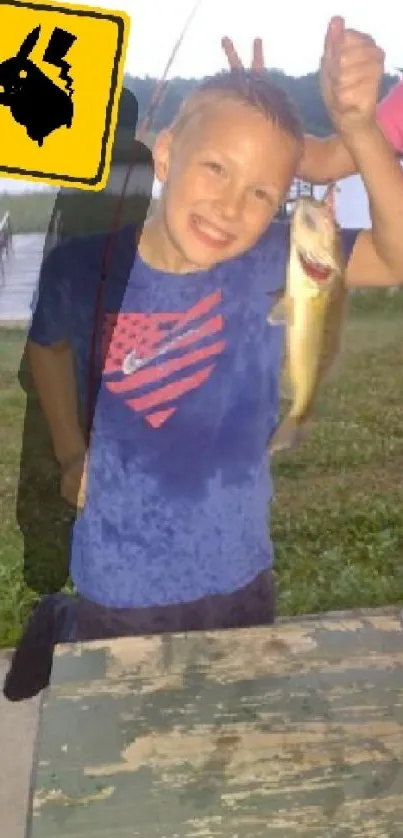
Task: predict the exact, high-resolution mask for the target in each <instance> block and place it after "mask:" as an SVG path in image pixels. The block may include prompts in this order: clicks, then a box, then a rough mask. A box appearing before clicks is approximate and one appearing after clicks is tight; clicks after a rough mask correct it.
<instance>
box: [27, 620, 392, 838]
mask: <svg viewBox="0 0 403 838" xmlns="http://www.w3.org/2000/svg"><path fill="white" fill-rule="evenodd" d="M402 835H403V633H402V620H401V615H400V613H399V612H398V611H396V612H395V613H394V614H392V613H386V614H383V613H374V612H372V613H371V614H369V615H368V616H362V617H357V616H355V615H354V616H351V617H350V618H349V617H348V615H346V614H343V615H342V617H340V619H339V620H338V619H337V616H335V615H332V616H331V617H329V618H328V619H325V618H323V619H320V618H317V619H314V620H312V619H309V620H300V621H290V622H289V623H285V622H283V623H282V624H277V625H276V626H274V627H269V628H262V629H249V630H237V631H223V632H213V633H204V634H199V633H195V634H189V635H177V636H162V637H146V638H125V639H118V640H113V641H107V642H106V641H97V642H94V643H87V644H79V645H77V646H64V647H60V648H59V649H58V650H57V654H56V658H55V664H54V670H53V677H52V687H51V689H50V691H49V692H48V694H47V695H46V697H45V699H44V702H43V716H42V724H41V735H40V737H39V746H38V753H37V761H36V771H35V788H34V791H33V800H32V817H31V822H30V828H29V830H28V836H29V838H106V837H108V838H137V836H142V838H290V836H295V838H401V836H402Z"/></svg>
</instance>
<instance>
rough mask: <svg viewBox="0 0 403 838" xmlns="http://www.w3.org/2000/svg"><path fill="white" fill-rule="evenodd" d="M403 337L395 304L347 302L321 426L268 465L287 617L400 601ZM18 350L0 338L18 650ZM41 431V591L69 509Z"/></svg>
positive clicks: (52, 573)
mask: <svg viewBox="0 0 403 838" xmlns="http://www.w3.org/2000/svg"><path fill="white" fill-rule="evenodd" d="M402 336H403V304H402V301H401V297H400V294H399V295H397V297H396V298H391V299H389V298H386V297H384V296H383V295H382V294H381V293H379V294H378V295H376V294H373V295H371V294H369V295H366V296H363V297H361V298H360V299H359V300H358V301H354V302H353V305H352V307H351V313H350V316H349V321H348V325H347V334H346V340H345V343H346V348H345V352H344V357H343V359H342V364H341V366H340V369H339V370H338V373H337V375H335V376H333V378H332V379H331V380H329V382H328V384H327V386H326V388H325V389H324V391H323V392H322V395H321V399H320V403H319V405H318V417H319V419H320V421H318V423H317V425H316V427H315V428H314V430H313V432H312V434H311V436H310V438H309V440H308V441H307V442H306V443H305V444H304V445H302V446H300V447H299V448H298V449H297V450H296V451H295V452H294V453H293V454H292V455H290V454H288V455H284V456H282V457H281V459H280V458H279V459H278V460H277V461H276V463H275V466H274V480H275V490H276V494H275V501H274V506H273V524H272V526H273V536H274V540H275V546H276V555H277V563H276V568H277V576H278V607H279V612H280V613H281V614H283V615H286V614H298V613H304V612H305V613H306V612H314V611H324V610H332V609H338V608H341V609H344V608H350V607H355V606H377V605H386V604H393V603H397V602H399V601H402V600H403V506H402V499H403V498H402V488H401V487H402V473H403V422H402V397H403V340H402ZM23 347H24V335H23V334H21V333H19V332H15V331H2V332H1V331H0V400H1V405H0V406H1V415H2V422H1V429H0V437H1V440H0V441H1V446H0V452H1V453H0V457H1V467H0V473H1V479H0V520H1V541H0V645H3V646H4V645H11V644H13V643H14V642H15V640H16V639H17V637H18V635H19V632H20V630H21V624H22V621H23V620H24V619H25V616H26V614H27V613H28V611H29V607H30V605H31V604H32V602H33V601H34V599H35V594H34V593H33V591H32V590H30V589H29V587H28V585H27V583H26V581H24V578H23V573H22V569H23V558H22V556H23V541H22V537H21V534H20V532H19V528H18V525H17V524H16V512H15V509H16V489H17V485H18V479H19V458H20V450H21V437H22V427H23V417H24V412H25V401H26V399H25V394H24V393H23V392H22V390H21V387H20V385H19V384H18V382H17V377H16V371H17V369H18V367H19V363H20V358H21V355H22V352H23ZM38 427H39V426H38V425H37V426H36V429H35V423H33V425H32V428H31V430H30V433H31V437H32V434H34V435H35V436H34V437H32V438H34V440H35V441H34V443H32V442H31V443H30V445H31V448H30V450H31V451H33V452H34V454H35V462H32V464H31V473H30V475H28V477H27V478H26V480H25V483H26V488H25V494H24V503H25V508H26V509H27V508H28V509H29V510H30V514H31V519H32V521H37V532H36V539H37V541H36V542H35V543H36V546H34V548H33V554H32V555H33V559H32V558H31V563H32V561H33V562H34V564H35V573H36V575H37V577H39V578H40V579H41V584H42V587H43V589H46V588H47V587H52V589H55V588H57V584H58V578H59V577H60V572H61V571H60V568H61V566H62V564H63V557H61V554H60V550H61V547H60V544H61V543H63V533H64V532H65V531H64V529H63V527H65V524H63V521H62V520H61V519H62V518H63V509H64V507H62V506H61V505H60V504H59V503H58V499H57V477H56V474H55V472H53V471H52V469H50V468H49V465H48V463H49V457H48V456H47V457H45V455H43V450H44V448H43V446H44V445H46V441H45V440H44V439H42V438H41V434H40V432H39V431H38V430H37V428H38ZM41 452H42V453H41ZM34 454H33V455H32V456H34ZM45 509H47V510H48V511H49V510H50V511H49V514H53V516H54V520H55V526H54V531H53V530H52V532H53V535H52V538H51V539H49V537H48V538H46V536H45V535H43V532H42V530H41V527H42V524H41V520H42V519H41V515H43V510H45ZM64 512H65V510H64ZM58 515H59V519H60V520H58V518H57V516H58ZM41 533H42V534H41ZM41 539H42V541H41ZM34 540H35V539H34ZM57 551H59V552H58V558H56V559H55V558H54V557H55V555H56V554H57ZM31 573H32V567H31Z"/></svg>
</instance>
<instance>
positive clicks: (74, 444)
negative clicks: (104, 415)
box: [27, 338, 85, 469]
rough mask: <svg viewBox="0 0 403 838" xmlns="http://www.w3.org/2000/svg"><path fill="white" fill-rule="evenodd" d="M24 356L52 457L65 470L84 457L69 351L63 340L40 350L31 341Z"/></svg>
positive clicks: (72, 366)
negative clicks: (43, 419) (48, 434)
mask: <svg viewBox="0 0 403 838" xmlns="http://www.w3.org/2000/svg"><path fill="white" fill-rule="evenodd" d="M27 353H28V360H29V364H30V368H31V373H32V378H33V381H34V385H35V388H36V391H37V394H38V398H39V402H40V405H41V407H42V410H43V413H44V416H45V419H46V422H47V425H48V428H49V432H50V435H51V439H52V444H53V450H54V454H55V457H56V459H57V460H58V462H59V464H60V466H61V467H62V469H65V468H67V467H68V465H69V464H70V463H73V462H75V460H76V458H78V457H80V456H83V455H84V454H85V441H84V436H83V432H82V429H81V427H80V422H79V410H78V403H77V385H76V380H75V374H74V365H73V356H72V351H71V349H70V346H69V344H68V343H67V341H65V340H60V341H58V342H57V343H52V344H50V345H49V346H43V345H42V346H41V345H40V344H38V343H36V342H35V341H34V340H32V338H31V339H29V340H28V345H27Z"/></svg>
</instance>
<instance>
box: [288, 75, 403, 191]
mask: <svg viewBox="0 0 403 838" xmlns="http://www.w3.org/2000/svg"><path fill="white" fill-rule="evenodd" d="M376 116H377V122H378V125H379V127H380V128H381V130H382V132H383V134H384V136H385V137H386V139H387V140H388V142H389V143H390V144H391V146H392V148H393V149H394V150H395V151H396V152H398V153H403V82H399V83H398V84H397V85H395V86H394V87H393V88H392V89H391V90H390V91H389V93H388V94H387V96H385V98H384V99H383V100H382V102H380V104H379V105H378V108H377V114H376ZM355 174H357V164H356V162H355V160H354V158H353V157H352V156H351V154H350V152H349V151H348V149H347V147H346V146H345V144H344V143H343V141H342V139H341V138H340V137H338V136H337V135H336V134H335V135H334V136H332V137H325V138H321V137H312V136H310V135H306V137H305V151H304V155H303V157H302V160H301V162H300V165H299V169H298V171H297V175H298V177H300V178H302V179H303V180H307V181H310V182H311V183H315V184H321V183H329V182H330V181H335V180H341V179H342V178H345V177H349V176H350V175H355Z"/></svg>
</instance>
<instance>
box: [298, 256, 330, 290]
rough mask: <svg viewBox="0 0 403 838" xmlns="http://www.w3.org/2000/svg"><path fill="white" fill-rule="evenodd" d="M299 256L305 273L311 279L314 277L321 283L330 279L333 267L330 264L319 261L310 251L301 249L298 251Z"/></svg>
mask: <svg viewBox="0 0 403 838" xmlns="http://www.w3.org/2000/svg"><path fill="white" fill-rule="evenodd" d="M298 258H299V261H300V262H301V265H302V267H303V269H304V271H305V273H306V274H307V275H308V276H309V277H310V279H314V280H315V282H320V283H322V282H323V283H325V282H327V281H328V280H329V279H330V277H331V274H332V268H331V267H330V265H324V264H323V262H317V261H316V260H315V259H314V258H313V256H311V254H310V253H306V252H303V251H301V250H299V251H298Z"/></svg>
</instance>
